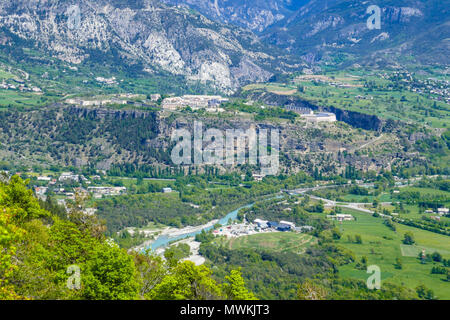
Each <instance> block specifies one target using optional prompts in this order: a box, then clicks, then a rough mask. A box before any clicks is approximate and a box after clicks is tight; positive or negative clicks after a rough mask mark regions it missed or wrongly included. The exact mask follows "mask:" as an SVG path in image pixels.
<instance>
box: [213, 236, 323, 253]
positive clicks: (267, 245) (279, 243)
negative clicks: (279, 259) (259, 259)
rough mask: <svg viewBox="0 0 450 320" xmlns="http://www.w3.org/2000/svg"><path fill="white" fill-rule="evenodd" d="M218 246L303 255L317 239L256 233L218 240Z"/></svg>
mask: <svg viewBox="0 0 450 320" xmlns="http://www.w3.org/2000/svg"><path fill="white" fill-rule="evenodd" d="M216 241H218V242H219V243H220V244H222V245H224V246H226V247H228V248H230V249H264V250H270V251H275V252H295V253H303V252H304V251H305V249H306V248H307V247H309V246H311V245H313V244H315V243H317V239H316V238H315V237H313V236H311V235H308V234H299V233H293V232H272V233H258V234H253V235H249V236H244V237H240V238H231V239H224V238H218V239H217V240H216Z"/></svg>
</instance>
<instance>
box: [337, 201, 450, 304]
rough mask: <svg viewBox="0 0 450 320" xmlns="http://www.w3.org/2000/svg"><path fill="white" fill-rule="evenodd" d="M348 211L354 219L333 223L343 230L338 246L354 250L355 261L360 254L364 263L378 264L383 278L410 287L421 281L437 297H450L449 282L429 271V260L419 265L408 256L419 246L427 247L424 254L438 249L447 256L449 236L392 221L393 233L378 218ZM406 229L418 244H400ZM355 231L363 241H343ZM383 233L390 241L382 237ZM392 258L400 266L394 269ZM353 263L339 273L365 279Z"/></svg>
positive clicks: (363, 273) (449, 254) (449, 246)
mask: <svg viewBox="0 0 450 320" xmlns="http://www.w3.org/2000/svg"><path fill="white" fill-rule="evenodd" d="M344 211H350V210H344ZM349 213H351V214H353V215H354V216H355V217H356V219H357V220H356V221H351V222H344V223H342V224H337V225H338V227H339V228H340V230H341V231H342V232H343V236H342V238H341V240H339V241H338V243H339V244H340V245H342V246H344V247H346V248H349V249H351V250H352V251H353V252H355V254H356V255H357V258H358V260H359V259H360V258H361V257H362V256H366V257H367V258H368V265H378V266H379V267H380V268H381V272H382V279H383V280H387V281H389V282H392V283H396V284H402V285H405V286H407V287H410V288H415V287H417V286H418V285H420V284H424V285H425V286H426V287H428V288H431V289H432V290H433V291H434V293H435V295H437V296H438V297H439V298H441V299H449V298H450V285H449V283H448V282H445V281H443V280H442V279H444V275H435V274H431V268H432V267H433V263H427V264H420V262H419V260H418V259H417V255H414V256H413V257H411V256H408V255H412V253H416V252H417V253H418V252H419V250H420V249H421V247H425V248H427V249H428V250H427V251H426V252H427V253H432V252H434V251H438V252H440V253H441V254H442V255H443V256H444V258H446V259H449V258H450V238H449V237H446V236H443V235H439V234H436V233H432V232H428V231H424V230H420V229H417V228H412V227H408V226H404V225H399V224H396V227H397V232H393V231H392V230H390V229H389V228H388V227H386V226H385V225H383V220H382V219H380V218H374V217H372V216H370V215H367V214H361V213H357V212H355V211H350V212H349ZM407 231H411V232H413V234H414V237H415V239H416V242H417V246H418V247H415V246H404V245H403V244H402V239H403V235H404V233H405V232H407ZM356 234H359V235H361V236H362V239H363V244H353V243H350V242H349V241H348V240H347V235H353V236H354V235H356ZM383 236H386V237H387V238H391V239H392V240H387V239H384V238H383ZM402 247H403V250H402ZM371 249H373V251H372V250H371ZM403 254H406V255H407V256H404V255H403ZM396 258H400V259H401V261H402V263H403V269H401V270H399V269H395V266H394V264H395V260H396ZM354 265H355V264H352V265H346V266H343V267H341V268H340V272H341V275H342V276H343V277H352V278H359V279H363V280H365V279H367V277H368V274H366V272H365V271H361V270H356V269H355V268H354ZM440 265H442V264H440Z"/></svg>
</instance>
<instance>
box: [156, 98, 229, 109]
mask: <svg viewBox="0 0 450 320" xmlns="http://www.w3.org/2000/svg"><path fill="white" fill-rule="evenodd" d="M227 101H229V99H227V98H223V97H221V96H200V95H198V96H197V95H184V96H182V97H170V98H166V99H164V100H163V102H162V107H163V108H164V109H166V110H177V109H180V108H186V107H190V108H192V109H193V110H199V109H205V110H206V111H215V112H221V111H224V110H223V109H221V108H219V107H220V105H221V104H222V103H225V102H227Z"/></svg>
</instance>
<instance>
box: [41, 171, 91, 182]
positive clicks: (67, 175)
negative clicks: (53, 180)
mask: <svg viewBox="0 0 450 320" xmlns="http://www.w3.org/2000/svg"><path fill="white" fill-rule="evenodd" d="M38 180H39V178H38ZM58 181H59V182H66V181H74V182H79V181H84V182H89V180H88V179H86V177H85V176H83V175H80V174H73V173H72V172H63V173H61V175H60V176H59V178H58Z"/></svg>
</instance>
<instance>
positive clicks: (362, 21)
mask: <svg viewBox="0 0 450 320" xmlns="http://www.w3.org/2000/svg"><path fill="white" fill-rule="evenodd" d="M370 5H377V6H379V8H380V10H381V15H380V17H381V29H373V30H370V29H369V28H368V27H367V20H368V18H369V17H370V15H371V14H370V13H367V9H368V7H369V6H370ZM449 5H450V2H449V1H438V0H427V1H423V0H422V1H420V0H389V1H373V2H362V1H355V0H352V1H348V0H325V1H324V0H311V1H310V2H309V3H308V4H306V5H305V6H303V7H301V8H300V9H299V10H298V11H297V12H296V13H295V14H293V15H292V16H291V17H290V18H289V19H287V20H286V21H281V22H280V23H278V24H276V25H274V26H272V27H271V28H269V30H267V32H266V33H265V35H264V37H263V38H264V40H265V41H267V42H268V43H270V44H272V45H276V46H278V47H280V48H284V49H286V50H288V51H289V52H290V53H292V54H297V55H303V56H305V57H308V60H310V61H314V60H315V61H317V60H320V59H323V58H324V57H327V56H328V55H330V54H336V53H345V54H348V55H353V56H355V57H357V58H359V59H363V60H364V59H365V60H366V62H370V61H376V60H377V59H380V58H382V57H384V58H392V59H394V60H395V57H398V56H403V57H405V56H412V57H414V58H416V59H417V61H418V62H419V63H440V64H447V65H448V64H449V58H448V52H449V51H450V41H449V39H450V11H449V10H450V9H449V8H450V6H449Z"/></svg>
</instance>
